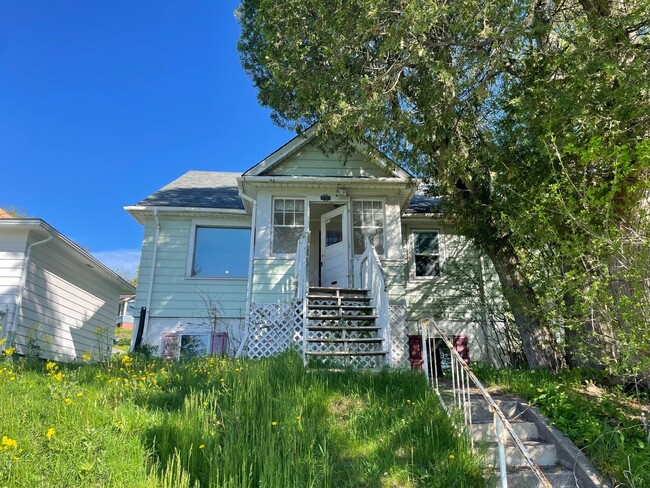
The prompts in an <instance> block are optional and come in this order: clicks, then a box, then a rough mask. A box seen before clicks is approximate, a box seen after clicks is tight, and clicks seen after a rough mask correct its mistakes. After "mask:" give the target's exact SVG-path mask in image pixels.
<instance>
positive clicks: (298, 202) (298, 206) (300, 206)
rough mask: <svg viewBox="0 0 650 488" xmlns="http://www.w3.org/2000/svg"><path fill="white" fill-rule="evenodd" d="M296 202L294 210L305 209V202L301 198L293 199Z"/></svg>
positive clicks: (302, 210)
mask: <svg viewBox="0 0 650 488" xmlns="http://www.w3.org/2000/svg"><path fill="white" fill-rule="evenodd" d="M295 202H296V212H304V211H305V202H304V201H303V200H295Z"/></svg>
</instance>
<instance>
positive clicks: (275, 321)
mask: <svg viewBox="0 0 650 488" xmlns="http://www.w3.org/2000/svg"><path fill="white" fill-rule="evenodd" d="M301 315H302V305H301V304H299V303H286V304H283V303H280V304H275V303H253V304H252V305H251V313H250V319H249V323H248V330H249V331H250V336H249V338H248V342H247V344H246V355H247V356H248V357H250V358H262V357H268V356H271V355H273V354H277V353H279V352H282V351H284V350H286V349H287V348H289V347H290V346H291V345H292V344H294V343H297V344H298V345H299V346H301V345H302V317H301Z"/></svg>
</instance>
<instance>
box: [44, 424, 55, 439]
mask: <svg viewBox="0 0 650 488" xmlns="http://www.w3.org/2000/svg"><path fill="white" fill-rule="evenodd" d="M54 434H56V430H54V428H52V427H50V428H49V429H47V432H46V433H45V437H47V438H48V439H51V438H52V437H54Z"/></svg>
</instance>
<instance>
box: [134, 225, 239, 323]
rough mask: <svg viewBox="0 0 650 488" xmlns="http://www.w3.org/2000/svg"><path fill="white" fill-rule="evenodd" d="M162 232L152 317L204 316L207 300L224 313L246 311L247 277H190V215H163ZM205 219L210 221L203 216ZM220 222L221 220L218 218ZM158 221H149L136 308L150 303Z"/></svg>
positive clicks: (151, 311)
mask: <svg viewBox="0 0 650 488" xmlns="http://www.w3.org/2000/svg"><path fill="white" fill-rule="evenodd" d="M159 222H160V235H159V238H158V251H157V255H156V267H155V270H154V283H153V289H152V290H153V291H152V296H151V309H150V310H149V314H150V316H151V317H159V318H160V317H202V316H205V315H206V313H207V308H208V306H207V305H206V301H207V302H212V303H213V304H214V305H216V306H217V307H218V308H219V310H220V313H221V314H222V315H223V316H224V317H238V316H240V315H243V314H244V313H245V311H246V293H247V280H246V278H242V279H239V278H221V279H209V278H188V277H187V276H186V272H187V262H188V256H189V254H190V253H191V250H190V245H189V244H190V233H191V229H192V221H191V219H187V218H159ZM203 222H209V221H206V220H205V219H202V223H203ZM214 225H219V220H216V219H215V220H214ZM155 231H156V228H155V222H154V221H153V220H152V219H148V220H147V221H146V223H145V228H144V237H143V244H142V256H141V260H140V268H139V270H138V291H137V295H136V301H135V304H134V308H135V309H136V310H139V309H140V308H141V307H145V306H146V304H147V294H148V293H149V289H150V287H149V278H150V276H151V263H152V260H153V255H154V239H155V233H156V232H155Z"/></svg>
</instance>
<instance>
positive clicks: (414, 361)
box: [408, 334, 424, 371]
mask: <svg viewBox="0 0 650 488" xmlns="http://www.w3.org/2000/svg"><path fill="white" fill-rule="evenodd" d="M408 337H409V363H411V369H413V370H415V371H422V365H423V364H424V359H423V358H422V336H421V335H420V334H417V335H410V336H408Z"/></svg>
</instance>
